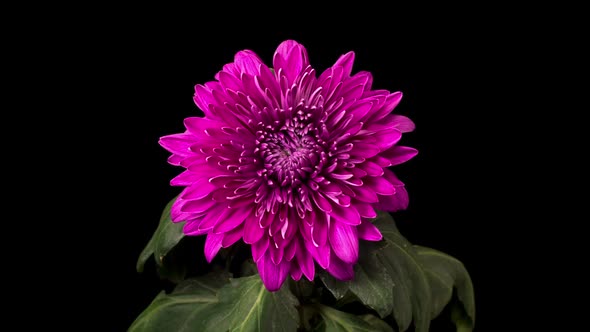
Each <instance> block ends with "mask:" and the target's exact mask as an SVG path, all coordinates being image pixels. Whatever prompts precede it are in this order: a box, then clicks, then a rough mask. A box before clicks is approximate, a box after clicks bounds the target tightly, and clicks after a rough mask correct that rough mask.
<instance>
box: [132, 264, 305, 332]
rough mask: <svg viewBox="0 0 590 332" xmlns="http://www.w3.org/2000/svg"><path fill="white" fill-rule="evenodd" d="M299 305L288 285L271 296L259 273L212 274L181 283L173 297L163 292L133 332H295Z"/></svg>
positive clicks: (135, 323)
mask: <svg viewBox="0 0 590 332" xmlns="http://www.w3.org/2000/svg"><path fill="white" fill-rule="evenodd" d="M228 281H229V283H228ZM298 305H299V302H298V301H297V298H296V297H295V296H293V294H291V292H290V291H289V287H288V285H287V284H285V285H283V287H282V288H281V289H280V290H279V291H277V292H272V293H271V292H269V291H267V290H266V288H265V287H264V285H263V284H262V281H261V280H260V276H259V275H253V276H250V277H245V278H237V279H229V274H227V273H222V274H210V275H207V276H204V277H199V278H195V279H189V280H185V281H183V282H182V283H180V284H179V285H178V286H177V287H176V289H175V290H174V291H173V292H172V293H171V294H165V293H164V292H162V293H160V294H159V295H158V296H157V297H156V299H155V300H154V301H153V302H152V304H150V306H149V307H148V308H147V309H146V310H145V311H144V312H143V313H141V314H140V315H139V317H138V318H137V319H136V320H135V322H134V323H133V325H132V326H131V327H130V328H129V332H150V331H180V332H185V331H186V332H188V331H205V332H208V331H271V332H272V331H283V332H295V331H297V327H298V326H299V313H298V311H297V308H296V307H297V306H298Z"/></svg>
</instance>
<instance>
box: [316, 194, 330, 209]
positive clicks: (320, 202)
mask: <svg viewBox="0 0 590 332" xmlns="http://www.w3.org/2000/svg"><path fill="white" fill-rule="evenodd" d="M311 196H312V198H313V201H314V202H315V204H316V205H317V207H318V208H319V209H320V210H322V211H324V212H332V205H330V202H329V201H328V199H326V198H325V197H324V195H322V194H320V193H318V192H313V194H312V195H311Z"/></svg>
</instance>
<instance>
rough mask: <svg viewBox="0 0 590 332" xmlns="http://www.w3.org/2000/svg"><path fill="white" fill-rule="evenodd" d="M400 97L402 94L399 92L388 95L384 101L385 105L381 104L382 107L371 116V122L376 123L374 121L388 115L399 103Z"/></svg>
mask: <svg viewBox="0 0 590 332" xmlns="http://www.w3.org/2000/svg"><path fill="white" fill-rule="evenodd" d="M402 96H403V94H402V93H401V92H399V91H398V92H394V93H392V94H390V95H389V96H387V99H386V100H385V104H383V106H381V108H380V109H379V110H377V111H376V112H375V114H373V116H372V120H373V121H375V122H376V121H378V120H381V119H382V118H384V117H385V116H386V115H388V114H389V113H391V111H393V109H394V108H395V107H396V106H397V105H398V104H399V102H400V101H401V99H402Z"/></svg>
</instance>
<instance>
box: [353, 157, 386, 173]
mask: <svg viewBox="0 0 590 332" xmlns="http://www.w3.org/2000/svg"><path fill="white" fill-rule="evenodd" d="M357 167H358V168H360V169H362V170H364V171H365V172H366V173H367V175H370V176H381V175H383V167H381V166H379V165H377V164H375V163H374V162H371V161H368V160H366V161H365V162H364V163H360V164H358V166H357Z"/></svg>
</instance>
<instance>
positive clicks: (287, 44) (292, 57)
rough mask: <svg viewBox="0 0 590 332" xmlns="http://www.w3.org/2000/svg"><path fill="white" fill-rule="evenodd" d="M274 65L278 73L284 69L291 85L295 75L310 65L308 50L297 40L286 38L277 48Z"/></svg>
mask: <svg viewBox="0 0 590 332" xmlns="http://www.w3.org/2000/svg"><path fill="white" fill-rule="evenodd" d="M273 65H274V70H275V72H277V73H278V72H279V70H280V69H282V72H283V74H284V75H285V76H286V77H287V80H288V84H289V85H291V84H292V83H293V81H294V79H295V77H297V75H299V74H300V73H301V72H302V71H303V70H304V69H305V68H307V66H309V60H308V57H307V51H306V50H305V48H304V47H303V46H302V45H301V44H299V43H297V42H296V41H294V40H286V41H284V42H282V43H281V44H280V45H279V47H278V48H277V50H276V52H275V54H274V57H273Z"/></svg>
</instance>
